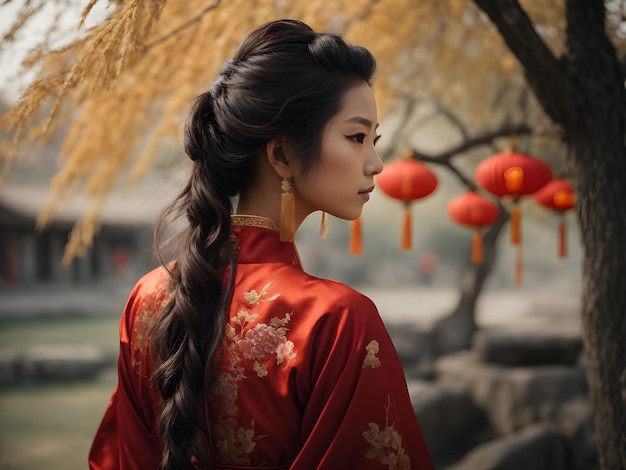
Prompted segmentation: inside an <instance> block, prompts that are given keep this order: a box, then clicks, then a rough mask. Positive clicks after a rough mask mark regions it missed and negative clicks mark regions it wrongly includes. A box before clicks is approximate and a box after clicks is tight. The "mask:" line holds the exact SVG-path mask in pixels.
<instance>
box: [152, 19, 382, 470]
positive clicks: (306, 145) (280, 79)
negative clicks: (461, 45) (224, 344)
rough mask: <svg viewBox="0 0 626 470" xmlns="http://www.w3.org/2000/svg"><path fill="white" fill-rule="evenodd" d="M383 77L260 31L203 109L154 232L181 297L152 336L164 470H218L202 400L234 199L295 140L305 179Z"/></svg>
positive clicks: (199, 101)
mask: <svg viewBox="0 0 626 470" xmlns="http://www.w3.org/2000/svg"><path fill="white" fill-rule="evenodd" d="M374 70H375V61H374V58H373V57H372V55H371V54H370V53H369V52H368V51H367V50H366V49H364V48H362V47H359V46H354V45H349V44H347V43H346V42H345V41H344V40H343V39H342V38H340V37H339V36H336V35H333V34H320V33H316V32H315V31H313V30H312V29H311V28H310V27H309V26H307V25H306V24H304V23H302V22H299V21H295V20H279V21H274V22H270V23H267V24H265V25H263V26H261V27H260V28H258V29H256V30H255V31H253V32H252V33H251V34H250V35H249V36H248V37H247V38H246V39H245V40H244V41H243V42H242V44H241V46H240V47H239V49H238V51H237V53H236V54H235V56H234V58H233V59H232V60H230V61H228V62H226V64H225V65H224V68H223V69H222V71H221V73H220V74H219V76H218V77H217V78H216V80H215V81H214V82H213V84H212V85H211V87H210V89H209V90H208V91H206V92H205V93H203V94H201V95H200V96H198V97H197V98H196V100H195V101H194V103H193V106H192V109H191V112H190V115H189V118H188V120H187V123H186V127H185V135H184V146H185V152H186V154H187V155H188V157H189V158H190V159H191V160H192V161H193V168H192V170H191V175H190V177H189V180H188V182H187V184H186V186H185V188H184V189H183V191H182V192H181V193H180V194H179V195H178V197H177V198H176V199H175V200H174V201H173V202H172V204H171V205H170V206H168V207H167V208H166V209H165V210H164V212H163V213H162V214H161V215H160V217H159V219H158V220H157V224H156V226H155V248H156V253H157V256H158V257H159V260H160V262H161V263H162V264H163V266H165V268H166V269H167V270H168V272H169V273H170V275H171V290H172V296H171V301H170V302H169V303H168V304H167V305H166V306H165V307H164V308H163V310H162V312H161V314H160V316H159V318H158V321H157V324H156V326H155V329H154V331H153V335H152V347H153V350H154V359H155V368H154V371H153V375H152V379H153V381H154V383H155V386H156V390H157V392H158V394H159V396H160V404H159V410H158V411H159V414H158V430H159V434H160V437H161V440H162V445H163V450H162V456H161V463H160V468H161V469H162V470H173V469H177V470H178V469H193V468H194V466H193V464H192V458H193V459H195V460H196V461H197V462H198V463H199V464H201V465H202V466H203V468H204V467H206V468H211V466H212V464H213V463H214V457H213V449H212V442H211V417H210V415H209V406H208V405H207V404H206V403H205V400H206V397H207V396H208V391H209V389H210V387H211V385H212V383H213V381H214V379H215V375H216V371H217V368H218V367H219V357H218V351H219V346H220V344H221V341H222V339H223V336H224V329H225V324H226V319H227V314H228V306H229V303H230V299H231V296H232V289H233V277H234V275H235V269H236V267H235V256H234V253H233V251H232V250H231V248H230V246H229V243H228V238H229V235H230V229H231V223H230V215H231V214H232V212H233V207H232V202H231V201H232V198H233V197H234V196H236V195H237V194H239V193H241V192H243V191H245V190H246V188H247V187H248V186H249V185H250V184H251V181H252V180H253V176H254V175H255V172H256V168H257V164H256V162H257V158H258V155H259V153H260V151H261V150H262V149H263V148H264V146H265V145H266V144H267V142H268V141H269V140H271V139H273V138H276V137H278V136H282V135H287V136H292V137H293V138H294V142H295V154H296V156H297V157H298V158H301V159H302V165H301V167H302V168H303V171H305V172H306V171H308V170H309V169H310V168H312V167H313V165H314V164H315V163H316V161H317V158H318V157H319V153H320V146H321V136H322V132H323V129H324V126H325V124H326V123H327V122H328V121H329V120H330V119H331V118H332V117H333V115H334V114H336V113H337V112H338V111H339V109H340V107H341V104H342V96H343V94H344V93H345V92H346V91H347V90H348V89H349V88H351V87H352V86H354V85H357V84H360V83H368V84H371V79H372V76H373V74H374ZM177 218H184V219H186V226H185V227H184V229H183V230H182V233H177V234H176V235H175V236H173V237H170V238H169V240H170V242H171V241H172V240H173V241H174V242H175V243H174V246H175V247H176V249H175V252H174V253H173V259H168V258H167V253H168V252H169V251H168V247H169V246H171V244H168V243H167V242H163V240H165V239H166V238H167V237H165V236H164V235H165V234H167V232H168V231H169V230H170V229H171V227H172V224H173V223H174V221H175V219H177ZM172 261H173V262H172ZM200 411H204V413H201V412H200Z"/></svg>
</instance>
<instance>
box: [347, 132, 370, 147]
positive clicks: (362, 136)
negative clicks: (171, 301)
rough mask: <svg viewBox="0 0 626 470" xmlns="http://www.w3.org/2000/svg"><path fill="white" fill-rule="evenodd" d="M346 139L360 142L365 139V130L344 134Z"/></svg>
mask: <svg viewBox="0 0 626 470" xmlns="http://www.w3.org/2000/svg"><path fill="white" fill-rule="evenodd" d="M346 137H347V138H348V139H350V140H351V141H353V142H357V143H359V144H362V143H363V141H364V140H365V137H366V134H365V132H359V133H358V134H352V135H348V136H346Z"/></svg>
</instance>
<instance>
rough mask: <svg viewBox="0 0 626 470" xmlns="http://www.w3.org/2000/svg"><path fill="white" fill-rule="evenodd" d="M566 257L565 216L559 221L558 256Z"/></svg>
mask: <svg viewBox="0 0 626 470" xmlns="http://www.w3.org/2000/svg"><path fill="white" fill-rule="evenodd" d="M566 257H567V222H566V221H565V217H562V218H561V222H560V223H559V258H566Z"/></svg>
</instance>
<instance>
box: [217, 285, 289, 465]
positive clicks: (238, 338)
mask: <svg viewBox="0 0 626 470" xmlns="http://www.w3.org/2000/svg"><path fill="white" fill-rule="evenodd" d="M271 285H272V283H271V282H270V283H268V284H266V285H265V286H263V288H262V289H261V290H260V291H259V292H257V291H256V290H251V291H249V292H244V294H243V297H244V299H245V300H246V302H247V304H248V305H247V306H248V308H250V307H254V306H257V305H259V304H260V303H263V302H272V301H274V300H276V299H277V298H278V297H279V296H280V294H274V295H268V293H269V289H270V287H271ZM292 313H293V312H289V313H286V314H285V316H284V317H283V318H279V317H273V318H272V319H271V320H270V321H269V323H261V322H258V319H259V314H258V313H254V312H252V311H250V310H248V309H245V308H244V309H241V310H239V311H238V312H237V313H236V314H235V315H234V316H233V317H231V319H230V323H229V324H228V325H226V331H225V336H224V341H223V347H224V353H225V357H226V358H227V359H228V361H229V365H230V369H229V370H225V371H223V372H221V373H220V375H219V376H218V377H217V380H216V382H215V384H214V387H213V389H212V391H211V396H212V398H213V399H215V400H216V401H215V403H216V404H217V407H216V408H217V409H218V410H219V411H220V415H219V416H217V417H216V420H215V424H214V426H213V433H214V438H215V441H216V453H217V458H218V461H219V462H220V463H222V464H230V465H249V464H250V462H251V460H250V457H249V455H250V454H251V453H252V452H253V451H254V448H255V445H256V443H255V440H257V439H259V438H261V437H263V436H256V435H255V431H254V420H252V421H251V423H250V426H249V427H248V428H247V429H245V428H244V427H242V426H240V423H239V421H238V420H237V399H238V384H239V382H240V381H241V380H243V379H244V378H246V369H252V370H254V372H255V373H256V375H257V377H260V378H263V377H266V376H267V375H268V374H269V371H268V368H267V366H268V365H269V362H270V361H272V360H273V358H274V357H275V359H274V360H275V361H276V365H277V366H280V365H283V364H286V363H287V362H289V361H290V360H291V359H293V358H295V357H296V355H297V353H296V351H295V345H294V344H293V342H292V341H290V340H288V339H287V332H288V331H289V329H288V328H287V324H288V323H289V321H290V320H291V315H292Z"/></svg>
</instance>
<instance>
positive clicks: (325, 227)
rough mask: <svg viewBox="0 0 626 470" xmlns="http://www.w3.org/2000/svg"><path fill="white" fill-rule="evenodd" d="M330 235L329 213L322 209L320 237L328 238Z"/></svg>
mask: <svg viewBox="0 0 626 470" xmlns="http://www.w3.org/2000/svg"><path fill="white" fill-rule="evenodd" d="M326 235H328V214H327V213H326V212H324V211H322V222H321V223H320V237H322V238H326Z"/></svg>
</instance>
